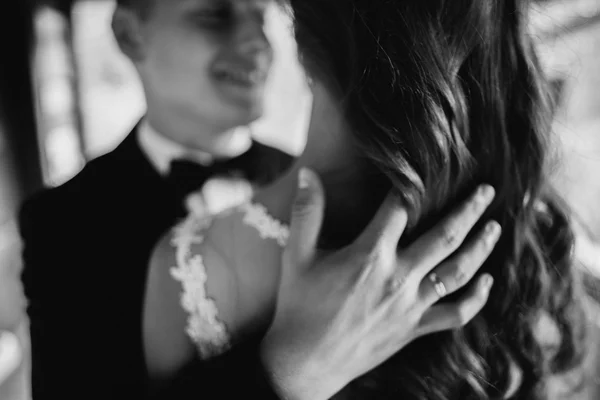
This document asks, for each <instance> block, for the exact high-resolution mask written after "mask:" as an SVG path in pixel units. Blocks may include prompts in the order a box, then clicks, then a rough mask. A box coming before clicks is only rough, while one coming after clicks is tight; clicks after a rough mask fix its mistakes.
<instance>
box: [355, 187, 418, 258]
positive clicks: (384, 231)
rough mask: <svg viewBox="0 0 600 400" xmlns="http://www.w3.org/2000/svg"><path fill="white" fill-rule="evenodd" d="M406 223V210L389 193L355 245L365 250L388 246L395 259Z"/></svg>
mask: <svg viewBox="0 0 600 400" xmlns="http://www.w3.org/2000/svg"><path fill="white" fill-rule="evenodd" d="M407 221H408V214H407V213H406V209H405V208H404V207H403V206H402V204H400V202H399V200H398V198H397V197H396V196H394V195H393V194H392V193H391V192H390V193H389V194H388V195H387V197H386V198H385V200H384V201H383V203H382V204H381V206H380V207H379V210H378V211H377V213H376V214H375V216H374V217H373V219H372V220H371V222H370V223H369V225H368V226H367V227H366V228H365V230H364V231H363V232H362V234H361V235H360V236H359V237H358V239H356V241H355V244H357V245H359V246H365V247H367V248H374V247H376V246H377V245H383V246H384V247H386V246H388V247H390V249H391V250H392V253H393V254H394V257H395V256H396V248H397V246H398V241H399V240H400V236H402V233H403V232H404V229H405V228H406V223H407Z"/></svg>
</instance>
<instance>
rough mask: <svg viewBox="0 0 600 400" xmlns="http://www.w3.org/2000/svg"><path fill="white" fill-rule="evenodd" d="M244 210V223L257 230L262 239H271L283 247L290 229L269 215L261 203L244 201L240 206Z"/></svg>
mask: <svg viewBox="0 0 600 400" xmlns="http://www.w3.org/2000/svg"><path fill="white" fill-rule="evenodd" d="M240 209H241V210H242V212H244V214H245V215H244V223H245V224H247V225H250V226H251V227H253V228H255V229H256V230H257V231H258V234H259V235H260V237H261V238H263V239H273V240H275V241H277V243H278V244H279V245H280V246H281V247H284V246H285V245H286V243H287V241H288V238H289V236H290V230H289V228H288V227H287V226H286V225H285V224H282V223H281V222H280V221H278V220H276V219H275V218H273V217H271V216H270V215H269V213H268V211H267V209H266V207H265V206H263V205H262V204H255V203H246V204H243V205H241V206H240Z"/></svg>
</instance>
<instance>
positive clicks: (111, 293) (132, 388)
mask: <svg viewBox="0 0 600 400" xmlns="http://www.w3.org/2000/svg"><path fill="white" fill-rule="evenodd" d="M209 3H210V4H209ZM269 3H270V2H266V1H262V0H261V1H258V0H244V1H235V2H223V3H221V5H220V6H219V7H221V8H222V6H223V5H224V7H226V10H225V12H222V11H221V10H220V9H219V10H217V11H215V7H214V4H212V3H211V2H207V1H179V0H178V1H173V0H137V1H131V0H129V1H127V0H121V1H119V2H118V7H117V9H116V11H115V13H114V18H113V31H114V35H115V37H116V40H117V42H118V44H119V46H120V48H121V50H122V51H123V53H124V54H125V55H126V56H127V57H129V58H130V59H131V61H132V62H133V64H134V65H135V67H136V69H137V71H138V73H139V76H140V78H141V81H142V84H143V87H144V91H145V95H146V100H147V105H148V108H147V113H146V115H145V116H144V118H143V119H142V121H140V123H139V124H137V126H136V127H135V128H134V129H133V131H132V132H131V133H130V134H129V135H128V136H127V138H126V139H125V140H124V141H123V143H121V144H120V145H119V146H118V147H117V148H116V149H115V150H114V151H112V152H111V153H109V154H107V155H104V156H102V157H100V158H98V159H96V160H94V161H92V162H90V163H89V164H88V165H87V166H86V167H85V168H84V170H83V171H82V172H81V173H80V174H78V175H77V176H76V177H75V178H74V179H72V180H71V181H69V182H68V183H66V184H64V185H62V186H60V187H58V188H55V189H50V190H45V191H43V192H42V193H40V194H38V195H37V196H35V197H33V198H31V199H29V200H28V201H27V202H26V203H25V204H24V206H23V208H22V211H21V215H20V227H21V233H22V237H23V241H24V262H25V267H24V273H23V282H24V285H25V288H26V294H27V296H28V298H29V301H30V304H29V309H28V314H29V318H30V332H31V345H32V358H33V360H32V384H33V398H34V399H35V400H40V399H42V400H43V399H50V398H61V399H70V398H78V399H80V398H86V399H89V398H102V399H114V398H121V397H122V398H140V396H141V395H142V393H143V388H144V387H145V384H146V382H145V379H146V376H145V365H144V354H143V347H142V340H141V338H142V333H141V326H142V324H141V320H142V309H143V304H142V301H143V298H144V290H145V282H146V269H147V265H148V259H149V256H150V253H151V251H152V248H153V246H154V244H155V243H156V241H157V240H158V238H159V237H160V236H161V235H162V234H164V233H165V232H166V230H167V229H168V228H169V227H171V226H172V225H173V224H174V223H175V222H176V220H177V219H178V218H180V217H182V216H184V214H185V212H186V210H185V204H184V199H185V198H186V196H187V195H188V194H189V193H190V192H191V191H195V190H197V189H199V187H200V186H201V185H202V184H203V183H204V182H205V181H206V180H208V179H209V178H211V177H213V176H215V175H235V177H236V178H239V177H240V176H241V177H243V178H245V179H246V180H248V181H249V182H251V183H252V184H254V185H256V186H260V185H263V184H266V183H267V182H270V181H272V180H274V179H275V178H276V177H277V176H278V175H279V174H281V173H282V172H283V171H284V170H285V169H286V168H287V167H288V166H289V165H290V164H291V162H292V161H293V158H292V157H291V156H290V155H288V154H285V153H283V152H281V151H279V150H276V149H274V148H271V147H268V146H266V145H264V144H261V143H259V142H257V141H255V140H253V139H252V138H251V137H250V136H249V133H248V132H247V131H246V130H239V129H235V128H236V127H239V126H246V125H248V124H250V123H251V122H253V121H254V120H256V119H257V118H259V117H260V116H261V115H262V112H263V110H262V105H263V97H264V90H265V81H266V78H267V76H268V73H269V69H270V67H271V63H272V61H273V50H272V48H271V46H270V43H269V42H268V40H267V38H266V37H265V33H264V26H263V25H264V14H265V11H266V8H267V6H269ZM59 366H60V367H59Z"/></svg>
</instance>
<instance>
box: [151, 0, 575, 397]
mask: <svg viewBox="0 0 600 400" xmlns="http://www.w3.org/2000/svg"><path fill="white" fill-rule="evenodd" d="M291 9H292V13H293V18H294V27H295V35H296V39H297V42H298V47H299V52H300V54H301V59H302V62H303V65H304V67H305V69H306V71H307V75H308V76H309V79H310V81H311V86H312V91H313V94H314V109H313V116H312V121H311V126H310V129H309V134H308V142H307V146H306V149H305V152H304V153H303V155H302V156H301V157H300V158H299V160H298V161H297V163H296V165H295V167H294V168H293V169H292V170H291V171H290V172H289V173H288V174H287V175H286V176H284V177H283V178H282V179H280V180H279V181H277V182H276V183H275V184H273V185H271V186H270V187H268V188H267V189H266V190H263V191H261V192H259V193H257V194H256V195H255V197H254V198H253V200H252V201H251V202H249V203H247V204H244V205H242V206H240V207H237V208H234V209H232V210H230V211H228V212H225V213H223V214H220V215H218V216H217V217H215V218H205V217H200V216H196V215H193V214H191V215H189V216H188V217H187V219H185V220H184V221H183V222H182V223H181V224H179V225H178V226H177V227H175V228H174V229H173V230H172V232H171V233H170V234H169V235H168V236H167V237H166V238H165V239H164V240H163V241H162V242H161V243H160V244H159V245H158V247H157V249H156V252H155V254H154V257H153V260H152V263H151V272H150V278H149V284H148V291H147V299H146V301H147V306H146V315H145V333H144V334H145V341H146V343H152V346H151V348H149V347H148V346H147V350H148V354H147V356H148V360H149V368H150V370H151V372H152V371H154V372H155V373H157V374H159V375H160V374H162V375H168V374H169V373H173V372H176V370H177V368H178V367H180V366H181V365H183V364H184V363H185V362H186V361H187V360H189V359H190V358H191V357H194V355H195V354H196V353H197V354H199V355H200V357H203V358H209V357H211V356H213V355H217V354H220V353H222V352H224V351H226V350H227V349H228V348H229V347H230V346H232V345H235V343H237V342H241V341H244V340H245V339H246V338H249V337H252V336H254V335H261V334H264V332H265V331H266V330H267V329H268V327H269V323H270V321H271V319H272V317H273V313H274V312H275V299H276V296H277V291H278V289H279V279H280V265H281V258H282V248H283V246H284V245H285V243H286V240H287V238H288V234H289V232H288V229H287V223H288V222H289V221H288V216H289V215H290V208H291V204H292V200H293V197H294V194H295V192H296V187H297V185H298V184H299V183H298V182H297V177H298V172H299V171H301V170H302V171H304V170H303V168H305V167H308V168H310V169H312V170H314V171H316V172H317V173H318V175H319V176H320V177H321V178H322V181H323V184H324V186H325V193H326V194H327V197H326V212H325V220H324V224H323V227H322V231H321V235H320V238H319V249H320V250H322V251H323V252H324V253H325V252H327V251H328V250H332V249H339V248H343V247H344V246H346V245H348V244H350V243H352V241H353V240H354V239H355V238H356V237H357V236H358V235H359V234H360V232H361V231H362V230H363V229H364V228H365V226H366V225H367V223H368V221H370V220H371V218H372V217H373V215H374V214H375V212H376V210H377V208H378V207H379V205H380V204H381V203H382V201H383V200H384V198H385V197H386V195H387V194H388V192H391V193H393V194H394V195H395V197H396V198H397V201H399V202H401V203H402V204H403V205H404V206H405V207H406V209H407V210H408V224H407V228H406V231H405V233H404V236H403V239H402V240H401V243H400V250H402V249H405V248H408V246H409V245H410V244H411V242H412V241H413V240H414V239H415V238H417V237H418V236H420V235H421V234H423V233H424V232H425V231H426V230H427V229H429V228H430V227H431V225H432V223H433V222H434V221H436V220H437V219H439V218H440V216H441V215H443V214H445V213H446V212H447V211H448V210H449V209H450V208H451V207H454V206H455V205H456V204H458V203H459V202H460V201H462V200H463V199H464V198H465V197H466V196H467V195H468V194H469V193H470V192H471V191H472V190H473V189H474V188H475V186H476V185H478V184H479V183H482V182H487V183H489V184H491V185H492V186H493V187H494V188H495V190H496V197H495V199H494V201H493V203H492V205H491V206H490V207H489V208H488V211H487V212H486V214H485V218H487V220H488V221H489V220H490V219H494V220H495V221H498V223H499V224H500V225H501V226H502V236H501V237H500V238H499V239H498V243H497V245H496V247H495V249H494V251H493V253H492V255H491V257H490V258H489V259H488V260H487V261H486V262H485V263H484V265H483V266H482V268H481V272H485V273H489V274H490V275H492V276H493V278H494V282H495V283H494V287H493V289H492V292H491V294H490V298H489V300H488V303H487V305H486V306H485V308H484V309H483V310H482V312H481V313H479V315H477V316H476V317H475V318H474V319H473V320H472V321H470V322H469V323H468V324H467V325H466V326H464V327H462V328H460V329H455V330H453V331H447V332H439V333H434V334H431V335H427V336H425V337H422V338H420V339H417V340H415V341H413V342H412V343H410V344H408V345H407V346H406V347H405V348H404V349H402V350H401V351H400V352H399V353H397V354H396V355H395V356H393V357H392V358H390V359H389V360H388V361H387V362H385V363H383V364H382V365H380V366H379V367H377V368H376V369H374V370H373V371H372V372H370V373H368V374H366V375H364V376H362V377H360V378H359V379H357V380H355V381H354V382H352V383H351V384H350V385H348V386H347V388H346V389H344V390H343V391H342V394H345V395H346V396H348V397H350V398H361V399H362V398H370V399H374V398H402V399H423V398H428V399H480V398H520V399H535V398H545V394H544V392H545V391H544V384H545V383H546V381H547V380H548V379H549V378H550V377H551V376H553V375H557V374H561V373H563V372H567V371H569V370H571V369H572V368H574V367H576V366H578V364H579V362H580V359H581V346H582V345H583V341H582V339H583V329H582V318H583V314H582V307H581V304H580V299H581V296H580V287H579V285H578V283H577V282H578V279H577V277H576V272H575V270H574V268H573V265H572V261H571V255H570V252H571V247H572V234H571V229H570V227H569V224H568V219H567V215H566V214H565V213H564V212H563V211H562V207H561V203H560V202H559V200H558V199H557V197H556V196H555V195H554V194H553V192H552V190H551V188H550V187H549V185H548V181H547V179H546V175H545V167H546V166H547V161H548V153H549V150H548V142H549V130H548V109H547V96H546V91H545V82H544V81H543V79H542V77H541V75H540V70H539V67H538V65H537V60H536V57H535V54H534V52H533V49H532V44H531V41H530V40H529V38H528V37H527V35H526V29H525V22H526V21H525V19H526V14H527V2H526V1H519V0H496V1H479V0H463V1H458V2H457V1H454V2H449V1H444V0H430V1H422V0H406V1H389V0H291ZM304 174H306V172H304ZM301 175H302V174H301ZM301 181H302V180H301ZM300 185H302V182H300ZM485 218H484V221H485ZM434 283H437V284H438V285H439V283H440V282H434ZM461 292H462V291H461V290H458V292H457V293H452V294H449V295H448V296H447V297H446V298H443V299H441V303H442V304H443V303H444V302H446V301H449V300H452V299H455V298H456V295H458V294H460V293H461ZM438 294H443V293H439V291H438ZM306 295H307V296H309V295H310V293H307V294H306ZM541 327H543V332H542V329H541ZM548 332H552V333H553V334H551V335H549V334H548ZM542 333H543V334H542ZM199 379H201V377H199Z"/></svg>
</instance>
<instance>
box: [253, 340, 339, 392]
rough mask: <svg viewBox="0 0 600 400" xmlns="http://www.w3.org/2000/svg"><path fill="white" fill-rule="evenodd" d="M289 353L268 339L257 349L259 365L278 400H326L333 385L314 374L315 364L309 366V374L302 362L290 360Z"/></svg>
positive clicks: (321, 376) (291, 358)
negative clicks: (310, 369) (310, 367)
mask: <svg viewBox="0 0 600 400" xmlns="http://www.w3.org/2000/svg"><path fill="white" fill-rule="evenodd" d="M290 353H291V352H286V351H285V350H284V349H281V348H279V347H277V346H275V345H273V344H272V343H270V342H269V341H268V340H265V341H263V342H262V343H261V346H260V362H261V366H262V369H263V371H264V373H265V377H266V379H267V381H268V382H269V385H270V386H271V388H272V389H273V390H274V391H275V393H276V394H277V396H278V397H279V398H280V399H282V400H326V399H329V398H330V397H332V396H333V395H334V394H335V393H336V392H337V390H334V389H332V387H333V386H334V385H332V382H331V381H330V380H329V379H327V378H326V377H325V374H318V373H316V370H318V368H317V367H316V364H315V363H310V364H311V365H312V366H313V367H314V368H312V372H311V371H309V370H308V369H307V368H304V367H303V366H302V363H300V362H295V361H293V360H294V358H293V357H291V354H290Z"/></svg>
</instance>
